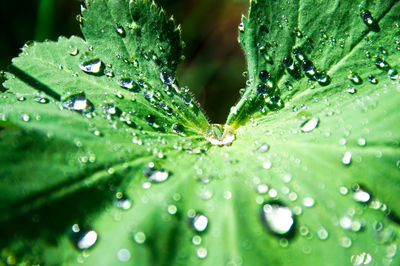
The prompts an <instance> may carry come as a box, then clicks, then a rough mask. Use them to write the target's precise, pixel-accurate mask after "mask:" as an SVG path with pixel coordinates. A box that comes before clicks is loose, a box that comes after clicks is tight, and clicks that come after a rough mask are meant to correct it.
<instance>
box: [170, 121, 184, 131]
mask: <svg viewBox="0 0 400 266" xmlns="http://www.w3.org/2000/svg"><path fill="white" fill-rule="evenodd" d="M172 131H173V132H174V133H176V134H183V132H184V131H185V128H184V127H183V125H182V124H179V123H177V124H174V125H173V126H172Z"/></svg>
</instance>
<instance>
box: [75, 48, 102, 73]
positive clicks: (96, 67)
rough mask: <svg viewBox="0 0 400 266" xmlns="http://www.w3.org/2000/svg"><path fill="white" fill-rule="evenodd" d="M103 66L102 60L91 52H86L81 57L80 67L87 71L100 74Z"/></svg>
mask: <svg viewBox="0 0 400 266" xmlns="http://www.w3.org/2000/svg"><path fill="white" fill-rule="evenodd" d="M102 66H103V63H102V62H101V60H100V59H99V58H98V57H95V56H94V55H92V54H90V53H84V54H83V55H82V56H81V58H80V62H79V68H80V69H81V70H82V71H84V72H86V73H90V74H99V73H100V71H101V69H102Z"/></svg>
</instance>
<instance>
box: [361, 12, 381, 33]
mask: <svg viewBox="0 0 400 266" xmlns="http://www.w3.org/2000/svg"><path fill="white" fill-rule="evenodd" d="M360 17H361V19H362V21H363V22H364V24H365V25H367V27H368V28H369V29H370V30H372V31H375V32H378V31H379V30H380V29H379V25H378V23H377V22H376V20H375V19H374V18H373V17H372V15H371V12H369V11H368V10H361V14H360Z"/></svg>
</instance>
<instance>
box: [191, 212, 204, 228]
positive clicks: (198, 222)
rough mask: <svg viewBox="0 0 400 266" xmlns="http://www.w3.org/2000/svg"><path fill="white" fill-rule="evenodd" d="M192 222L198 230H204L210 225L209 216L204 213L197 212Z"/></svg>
mask: <svg viewBox="0 0 400 266" xmlns="http://www.w3.org/2000/svg"><path fill="white" fill-rule="evenodd" d="M191 224H192V226H193V228H194V230H196V231H197V232H204V231H205V230H206V229H207V226H208V218H207V217H206V216H205V215H204V214H200V213H198V214H196V215H195V216H194V217H193V218H192V220H191Z"/></svg>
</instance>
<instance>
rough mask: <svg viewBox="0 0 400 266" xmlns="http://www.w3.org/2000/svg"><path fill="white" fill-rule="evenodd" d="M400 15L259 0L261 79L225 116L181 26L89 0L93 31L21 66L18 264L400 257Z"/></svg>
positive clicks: (5, 219)
mask: <svg viewBox="0 0 400 266" xmlns="http://www.w3.org/2000/svg"><path fill="white" fill-rule="evenodd" d="M399 11H400V4H399V2H398V1H380V2H372V1H365V2H362V3H352V2H351V1H336V2H333V3H330V2H329V3H322V2H320V1H305V0H304V1H288V2H285V3H284V4H283V3H282V2H281V1H272V0H271V1H267V0H259V1H251V3H250V11H249V16H248V18H245V17H244V18H243V25H242V26H240V27H239V28H240V35H239V40H240V42H241V44H242V46H243V48H244V51H245V54H246V56H247V61H248V75H249V82H248V84H249V86H248V88H247V89H246V91H245V92H244V94H243V97H242V99H241V100H240V101H239V102H238V104H237V106H236V107H234V108H233V109H232V111H231V114H230V116H229V117H228V124H229V125H211V126H209V124H208V122H207V120H206V119H205V117H204V115H203V114H202V112H201V111H200V110H199V108H198V107H197V105H196V103H194V102H193V100H191V98H190V96H189V94H188V92H187V89H186V88H180V87H179V85H178V83H177V81H176V80H175V74H174V73H175V69H176V66H177V63H178V62H179V60H180V59H181V49H182V42H181V40H180V37H179V31H176V28H175V26H174V25H173V24H172V22H171V20H166V19H165V15H164V13H163V12H160V11H159V10H158V9H157V8H156V7H155V5H154V4H152V3H150V2H149V1H145V0H136V1H127V0H108V1H106V0H101V1H99V0H96V1H95V0H92V1H87V5H86V8H85V9H84V11H83V18H82V23H83V27H82V29H83V32H84V35H85V38H86V41H84V40H82V39H80V38H77V37H72V38H70V39H66V38H60V39H59V40H58V41H57V42H46V43H42V44H36V43H34V44H33V45H32V46H30V47H24V49H23V52H22V54H21V55H20V56H19V57H18V58H16V59H14V60H13V64H12V65H11V67H10V70H9V73H7V78H8V80H7V81H6V82H5V83H4V86H5V88H7V89H8V90H7V91H6V92H4V93H2V97H1V98H0V101H1V102H0V148H1V153H0V162H1V164H2V165H4V167H2V168H0V177H1V179H0V192H1V193H0V195H1V196H0V211H1V213H2V216H1V217H0V224H1V228H2V230H1V235H2V237H1V240H0V249H1V259H2V260H3V261H4V262H5V263H8V264H28V265H30V264H43V263H45V264H50V265H72V264H81V263H85V264H88V265H119V264H121V265H122V264H135V265H136V264H137V265H176V264H178V265H179V264H182V265H226V264H229V265H241V264H242V265H322V264H323V265H347V264H349V263H352V264H353V265H361V264H370V265H388V264H392V265H397V264H399V263H400V259H399V255H398V254H397V253H398V249H399V244H400V243H399V239H398V235H399V233H400V227H399V222H400V218H399V216H398V214H399V213H400V204H399V201H398V195H399V194H400V183H399V182H400V180H399V177H400V174H399V173H400V172H399V171H400V149H399V146H400V128H399V127H400V126H399V125H400V116H399V115H398V112H397V109H398V108H397V107H398V103H399V100H400V85H399V80H400V79H399V77H398V76H397V75H396V73H397V72H396V69H395V67H396V66H397V65H398V64H399V60H400V56H399V52H398V47H397V46H398V42H399V40H400V36H399V35H400V30H399V27H398V14H399ZM369 16H371V17H369ZM369 19H371V20H369ZM122 28H123V30H122ZM159 47H162V49H159ZM262 47H265V48H262ZM294 51H297V52H296V53H295V54H294V53H293V52H294ZM153 55H155V57H153ZM366 55H367V56H366ZM289 56H290V57H291V58H292V59H293V66H294V68H287V67H285V65H284V64H282V61H283V59H284V58H285V57H289ZM307 60H309V61H307ZM288 62H289V63H291V62H292V61H291V60H285V63H288ZM310 62H312V65H310ZM286 65H287V66H290V65H291V64H286ZM312 66H314V68H312ZM262 71H263V73H261V75H260V72H262ZM318 71H319V72H318ZM321 71H323V72H325V74H326V75H327V76H329V79H328V78H327V79H326V80H324V78H323V77H324V76H323V75H322V73H321ZM267 72H268V73H269V75H268V73H267ZM370 75H372V77H370ZM131 81H132V83H131ZM127 84H128V85H127ZM129 84H130V85H129ZM259 84H261V86H259ZM121 85H122V86H121ZM149 115H150V116H149ZM210 143H211V144H215V145H214V146H212V145H211V144H210Z"/></svg>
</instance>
